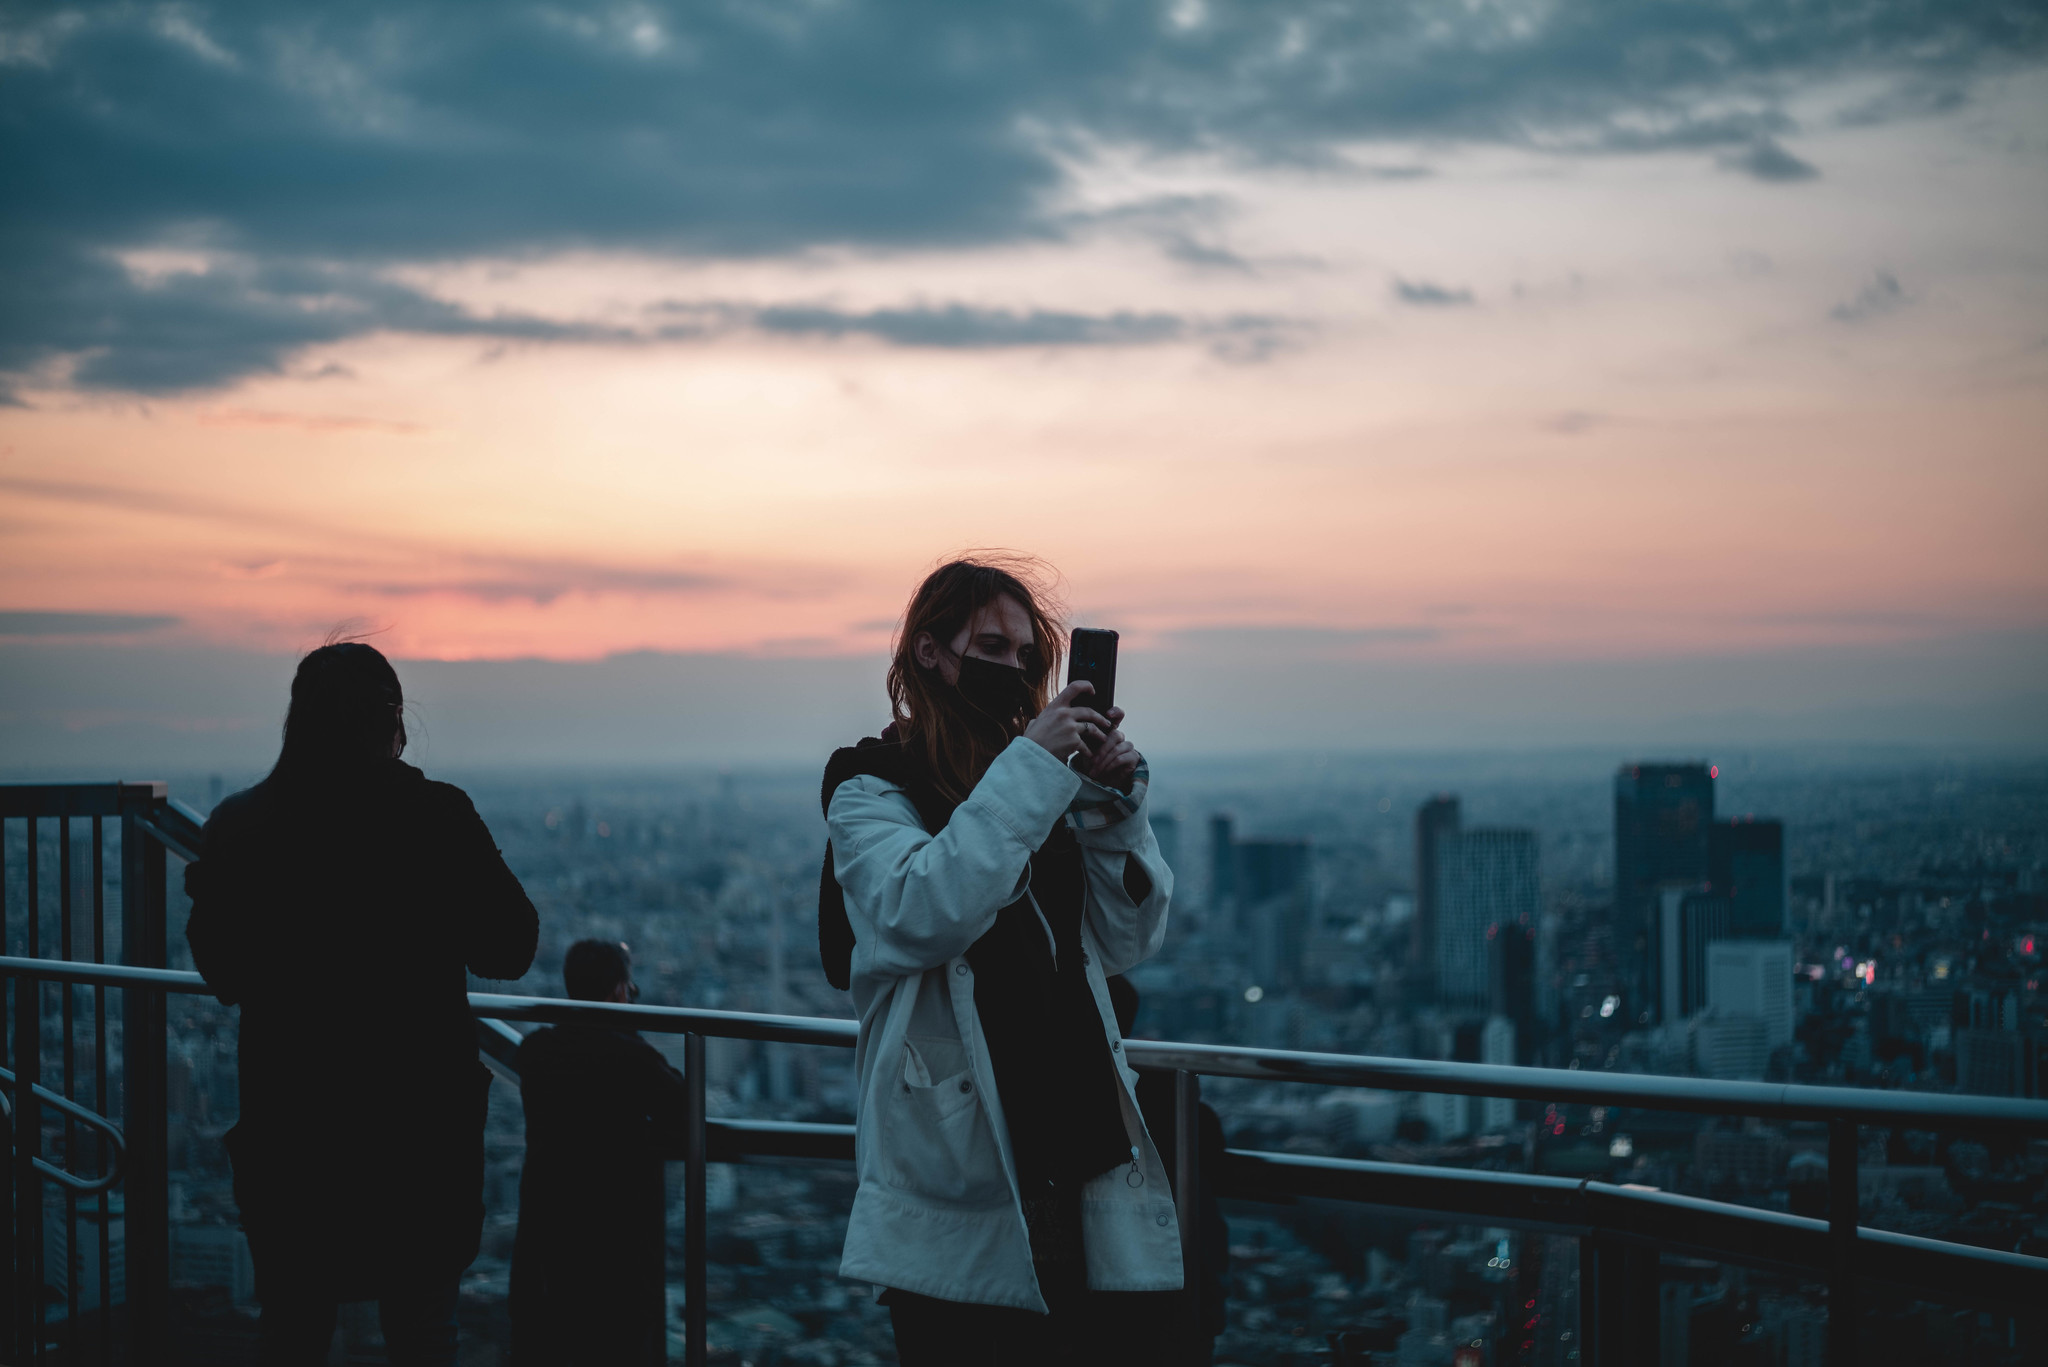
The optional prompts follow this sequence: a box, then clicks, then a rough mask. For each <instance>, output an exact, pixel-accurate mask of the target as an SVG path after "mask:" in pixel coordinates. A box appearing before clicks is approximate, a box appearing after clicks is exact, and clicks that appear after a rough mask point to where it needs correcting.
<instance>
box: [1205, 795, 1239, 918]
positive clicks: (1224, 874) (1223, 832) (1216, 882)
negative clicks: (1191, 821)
mask: <svg viewBox="0 0 2048 1367" xmlns="http://www.w3.org/2000/svg"><path fill="white" fill-rule="evenodd" d="M1236 859H1237V823H1236V822H1234V821H1233V820H1232V819H1231V818H1230V817H1229V816H1227V815H1223V814H1221V813H1219V814H1218V815H1215V816H1212V817H1210V818H1209V923H1210V925H1211V926H1213V927H1215V928H1217V929H1222V928H1225V927H1227V926H1229V925H1230V924H1231V921H1230V912H1231V903H1232V899H1233V898H1234V897H1235V896H1236V893H1237V876H1236V870H1237V862H1236Z"/></svg>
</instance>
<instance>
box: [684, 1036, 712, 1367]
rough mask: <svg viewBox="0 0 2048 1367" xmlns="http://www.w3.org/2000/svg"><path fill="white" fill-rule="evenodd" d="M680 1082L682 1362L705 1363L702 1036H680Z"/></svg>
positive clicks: (697, 1366)
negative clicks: (684, 1098)
mask: <svg viewBox="0 0 2048 1367" xmlns="http://www.w3.org/2000/svg"><path fill="white" fill-rule="evenodd" d="M683 1080H684V1081H685V1082H686V1083H687V1084H688V1085H689V1089H690V1091H689V1100H690V1114H689V1134H688V1136H687V1138H686V1140H685V1143H684V1147H683V1361H684V1362H685V1363H686V1364H687V1365H688V1367H705V1363H706V1360H707V1355H708V1350H707V1345H706V1341H705V1329H706V1326H707V1325H708V1324H709V1323H710V1317H711V1316H710V1309H711V1307H710V1306H709V1305H707V1304H706V1303H705V1298H706V1296H707V1295H708V1294H709V1293H707V1292H706V1290H705V1286H706V1285H707V1282H708V1278H707V1272H708V1269H707V1268H706V1267H705V1265H704V1264H705V1259H706V1257H707V1256H708V1255H707V1253H706V1247H707V1245H708V1244H709V1242H710V1239H709V1232H710V1213H709V1212H708V1211H706V1210H705V1209H704V1187H705V1182H704V1164H705V1146H704V1037H703V1036H702V1035H700V1034H698V1033H697V1032H696V1031H694V1030H693V1031H691V1032H690V1033H688V1034H686V1035H684V1036H683Z"/></svg>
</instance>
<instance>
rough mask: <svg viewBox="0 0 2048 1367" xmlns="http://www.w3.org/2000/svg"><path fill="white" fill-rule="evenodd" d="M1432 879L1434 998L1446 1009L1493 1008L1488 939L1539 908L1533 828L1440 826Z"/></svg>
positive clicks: (1528, 920)
mask: <svg viewBox="0 0 2048 1367" xmlns="http://www.w3.org/2000/svg"><path fill="white" fill-rule="evenodd" d="M1435 878H1436V889H1435V892H1436V900H1437V909H1436V915H1435V918H1434V919H1435V922H1436V946H1435V951H1434V954H1433V956H1432V957H1433V959H1434V961H1435V963H1436V991H1437V1000H1438V1001H1439V1002H1440V1003H1441V1004H1442V1005H1443V1006H1444V1007H1445V1008H1446V1009H1449V1010H1452V1011H1488V1010H1492V1009H1493V1008H1494V999H1493V987H1494V983H1493V976H1494V966H1493V962H1492V959H1493V953H1494V950H1493V943H1494V942H1495V941H1497V940H1498V939H1499V938H1500V936H1501V935H1503V934H1516V935H1519V934H1521V933H1522V932H1523V931H1525V930H1527V929H1530V928H1533V927H1534V926H1535V924H1536V919H1537V917H1538V916H1539V915H1540V914H1541V912H1542V898H1541V894H1540V891H1539V888H1538V884H1537V873H1536V833H1535V832H1534V831H1522V830H1485V829H1477V828H1475V829H1473V830H1469V831H1460V830H1457V829H1455V828H1454V829H1451V830H1447V831H1445V830H1440V831H1439V832H1438V833H1437V839H1436V872H1435ZM1532 971H1533V969H1532Z"/></svg>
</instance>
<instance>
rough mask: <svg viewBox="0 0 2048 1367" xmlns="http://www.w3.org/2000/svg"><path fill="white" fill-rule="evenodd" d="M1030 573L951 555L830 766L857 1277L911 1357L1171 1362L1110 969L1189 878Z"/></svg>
mask: <svg viewBox="0 0 2048 1367" xmlns="http://www.w3.org/2000/svg"><path fill="white" fill-rule="evenodd" d="M1034 569H1035V567H1034V566H1033V565H1032V564H1031V563H1030V562H1025V561H1019V560H1010V559H1006V558H998V557H979V558H975V559H963V560H957V561H954V562H952V563H950V564H946V565H942V566H941V567H939V568H938V569H937V570H935V571H933V572H932V573H931V575H930V576H928V577H927V578H926V579H925V581H924V583H923V584H922V585H920V586H919V588H918V590H917V592H916V594H915V595H914V596H913V597H912V599H911V602H910V606H909V609H908V610H907V612H906V613H905V616H904V621H903V627H902V632H901V635H900V637H899V639H898V641H897V645H896V650H895V656H894V659H893V660H892V661H891V663H890V666H889V672H888V689H889V698H890V702H891V704H892V711H893V713H894V721H893V723H892V724H891V725H890V726H889V727H888V729H887V730H885V731H884V732H883V734H882V736H881V737H880V738H878V739H870V740H865V741H862V742H861V743H860V744H859V745H858V746H856V747H853V748H850V749H845V750H840V751H838V752H837V753H835V754H834V755H833V757H832V760H831V763H830V764H829V765H828V766H827V767H826V771H825V783H824V792H823V800H824V805H825V813H826V821H827V827H828V831H829V835H830V844H829V846H828V848H827V850H826V860H825V870H824V876H823V878H822V879H821V882H820V887H819V922H818V924H819V947H820V950H821V952H822V954H823V957H824V962H825V970H826V975H827V977H828V978H830V979H831V980H832V981H833V982H834V984H835V985H837V986H840V987H842V988H850V990H851V991H852V994H853V999H854V1005H855V1007H856V1008H857V1010H858V1011H859V1014H860V1037H859V1043H858V1046H857V1048H856V1052H855V1066H856V1068H857V1069H858V1071H859V1076H860V1101H859V1114H858V1143H857V1146H856V1147H857V1168H858V1172H859V1190H858V1192H857V1194H856V1195H855V1197H854V1204H853V1213H852V1217H851V1220H850V1222H849V1224H848V1226H847V1234H846V1248H845V1253H844V1257H843V1260H842V1262H841V1265H840V1272H841V1274H842V1275H844V1276H847V1277H852V1278H856V1279H858V1280H861V1281H866V1282H870V1283H873V1284H876V1285H879V1286H881V1287H884V1288H886V1290H885V1291H884V1293H883V1300H884V1302H885V1303H886V1304H887V1305H888V1306H889V1311H890V1317H891V1321H892V1324H893V1326H894V1329H895V1333H896V1345H897V1351H898V1354H899V1357H900V1359H901V1361H902V1362H903V1363H904V1364H905V1367H920V1364H928V1363H946V1364H958V1363H976V1364H980V1363H1001V1364H1008V1363H1019V1364H1024V1363H1031V1364H1038V1363H1049V1362H1090V1363H1092V1362H1101V1363H1118V1364H1128V1363H1145V1362H1152V1361H1163V1360H1165V1358H1166V1356H1167V1347H1166V1344H1167V1339H1168V1334H1169V1329H1170V1325H1171V1316H1172V1307H1173V1304H1174V1302H1175V1300H1176V1298H1175V1297H1172V1296H1170V1295H1164V1294H1160V1293H1167V1292H1173V1291H1177V1290H1178V1289H1179V1288H1180V1285H1181V1254H1180V1233H1179V1228H1178V1226H1177V1224H1176V1221H1175V1217H1174V1206H1173V1195H1172V1192H1171V1191H1170V1190H1169V1189H1168V1185H1167V1177H1166V1172H1165V1170H1164V1168H1163V1166H1162V1164H1161V1163H1160V1160H1159V1155H1158V1153H1157V1151H1156V1150H1155V1149H1154V1147H1153V1144H1152V1140H1151V1138H1150V1137H1149V1136H1148V1135H1147V1134H1146V1132H1145V1125H1144V1121H1143V1119H1142V1117H1141V1115H1140V1113H1139V1110H1138V1106H1137V1102H1136V1100H1135V1093H1134V1087H1135V1085H1136V1080H1137V1075H1136V1073H1135V1072H1134V1071H1132V1069H1131V1068H1130V1067H1129V1066H1128V1065H1126V1064H1125V1062H1124V1058H1123V1041H1122V1039H1121V1037H1120V1036H1119V1034H1118V1032H1117V1028H1116V1016H1115V1012H1114V1010H1113V1008H1112V1006H1111V1003H1110V999H1109V993H1108V989H1107V986H1106V984H1105V980H1106V978H1107V977H1108V976H1109V975H1112V974H1116V973H1120V972H1123V971H1124V970H1126V969H1128V968H1130V967H1132V966H1133V965H1135V964H1137V963H1139V962H1141V961H1143V960H1144V959H1146V958H1148V957H1149V956H1151V955H1152V954H1153V953H1154V952H1155V951H1157V949H1158V948H1159V945H1160V942H1161V940H1162V939H1163V938H1164V936H1165V930H1166V909H1167V900H1168V897H1169V895H1170V893H1171V891H1172V884H1173V876H1172V874H1171V873H1170V872H1169V871H1168V869H1167V867H1166V865H1165V863H1164V861H1163V860H1162V859H1161V858H1160V854H1159V846H1158V842H1157V841H1156V840H1154V838H1153V835H1152V829H1151V825H1150V823H1149V822H1148V820H1147V819H1146V814H1145V791H1146V785H1147V779H1148V773H1147V769H1146V766H1145V763H1144V760H1143V758H1142V757H1141V756H1140V755H1139V754H1138V752H1137V750H1136V749H1134V748H1133V747H1132V745H1131V743H1130V742H1129V741H1128V740H1127V739H1125V738H1124V735H1123V733H1122V731H1121V730H1120V729H1119V725H1120V723H1121V722H1122V720H1123V712H1122V710H1121V709H1119V708H1114V707H1112V708H1110V709H1108V711H1107V713H1106V714H1105V713H1101V712H1097V711H1095V710H1094V709H1092V708H1091V707H1090V706H1089V705H1088V703H1089V695H1090V693H1091V692H1092V687H1091V685H1090V684H1088V683H1085V682H1084V683H1075V684H1070V685H1069V686H1068V687H1067V688H1066V689H1065V690H1063V691H1061V692H1060V693H1059V694H1058V695H1057V696H1055V697H1051V698H1050V699H1048V696H1047V695H1048V693H1050V692H1051V687H1052V684H1051V680H1052V678H1053V675H1054V669H1055V666H1056V665H1057V664H1058V661H1059V657H1060V654H1061V646H1062V642H1061V639H1060V632H1059V627H1058V624H1057V622H1056V621H1055V619H1054V617H1053V615H1052V613H1051V611H1050V610H1049V609H1048V606H1047V604H1046V603H1045V601H1044V595H1043V594H1042V593H1040V592H1038V591H1036V590H1035V589H1034V587H1033V586H1032V583H1031V580H1032V578H1033V571H1034Z"/></svg>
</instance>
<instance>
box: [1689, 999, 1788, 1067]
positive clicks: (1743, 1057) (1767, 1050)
mask: <svg viewBox="0 0 2048 1367" xmlns="http://www.w3.org/2000/svg"><path fill="white" fill-rule="evenodd" d="M1689 1029H1690V1033H1691V1036H1692V1059H1693V1067H1695V1068H1697V1069H1698V1070H1699V1071H1700V1072H1702V1073H1704V1074H1706V1075H1707V1076H1708V1077H1714V1078H1724V1079H1730V1080H1735V1081H1749V1082H1760V1081H1762V1080H1763V1076H1764V1073H1765V1071H1766V1070H1767V1069H1768V1068H1769V1067H1770V1062H1771V1046H1770V1043H1769V1037H1768V1034H1767V1028H1766V1026H1765V1024H1764V1019H1763V1017H1761V1016H1731V1015H1724V1014H1722V1013H1721V1012H1720V1011H1719V1010H1717V1009H1715V1008H1713V1007H1709V1008H1708V1009H1707V1010H1705V1011H1702V1012H1701V1013H1700V1014H1699V1015H1697V1016H1694V1017H1693V1018H1692V1020H1691V1021H1690V1022H1689Z"/></svg>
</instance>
